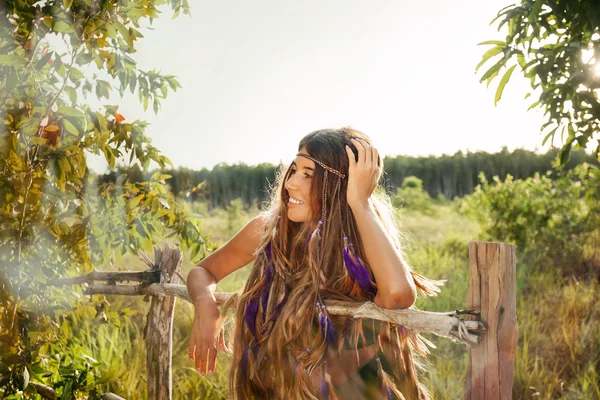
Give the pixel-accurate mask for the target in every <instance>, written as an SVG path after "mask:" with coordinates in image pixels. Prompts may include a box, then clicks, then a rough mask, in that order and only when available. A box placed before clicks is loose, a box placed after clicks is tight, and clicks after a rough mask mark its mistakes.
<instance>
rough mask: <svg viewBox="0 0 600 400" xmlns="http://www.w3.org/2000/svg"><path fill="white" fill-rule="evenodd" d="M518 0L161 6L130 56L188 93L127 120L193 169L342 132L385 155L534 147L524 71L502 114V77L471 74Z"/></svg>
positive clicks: (269, 157)
mask: <svg viewBox="0 0 600 400" xmlns="http://www.w3.org/2000/svg"><path fill="white" fill-rule="evenodd" d="M510 3H511V2H510V1H507V0H486V1H481V0H452V1H448V0H429V1H426V2H418V1H410V2H409V1H406V0H378V1H377V2H367V1H364V0H328V1H320V0H319V1H317V0H302V1H281V0H262V1H254V2H247V1H240V0H238V1H232V0H222V1H210V2H209V1H198V0H192V1H191V6H192V16H191V17H188V16H181V17H179V18H177V19H175V20H172V19H171V14H170V11H166V9H165V12H164V14H163V15H162V18H161V19H159V20H157V21H155V23H154V25H153V28H154V30H145V31H143V32H144V35H145V38H143V39H141V40H140V42H139V44H138V52H137V53H136V54H134V58H135V59H136V60H138V62H139V66H140V67H141V68H142V69H152V68H156V69H159V70H161V72H162V73H163V74H172V75H176V76H177V77H178V79H179V82H180V83H181V84H182V86H183V88H182V89H179V90H178V91H177V92H175V93H170V94H169V96H168V98H167V99H166V100H165V101H164V102H163V107H162V110H161V111H160V112H159V114H158V115H154V114H153V113H152V112H151V111H150V110H148V112H147V113H144V112H143V111H142V107H141V106H140V105H139V103H138V101H137V97H128V98H126V99H124V100H122V101H121V102H120V109H119V112H120V113H121V114H123V115H124V116H125V117H126V118H127V119H128V120H130V121H132V120H135V119H143V120H147V121H149V122H151V126H150V128H149V130H148V135H149V136H150V137H151V138H152V141H153V144H154V145H155V146H157V147H158V148H159V149H160V150H161V151H162V152H163V153H164V154H165V155H166V156H167V157H169V158H170V159H171V160H172V161H173V163H174V165H175V166H176V167H177V166H184V167H189V168H193V169H200V168H202V167H208V168H212V167H213V166H214V165H215V164H217V163H219V162H226V163H229V164H232V163H237V162H245V163H247V164H257V163H260V162H270V163H274V164H276V163H278V162H279V161H280V160H284V161H285V162H286V163H287V162H288V161H289V160H291V159H292V158H293V156H294V154H295V153H296V148H297V143H298V141H299V140H300V139H301V138H302V136H304V135H305V134H306V133H309V132H311V131H314V130H317V129H322V128H331V127H334V128H335V127H341V126H345V125H350V126H353V127H354V128H357V129H359V130H361V131H363V132H365V133H366V134H367V135H369V136H370V137H371V138H372V139H373V140H374V143H375V145H376V146H377V147H378V149H379V150H380V152H381V153H383V154H384V155H392V156H393V155H398V154H405V155H429V154H435V155H439V154H442V153H446V154H452V153H454V152H456V151H457V150H459V149H460V150H463V151H465V150H467V149H469V150H472V151H476V150H486V151H490V152H493V151H498V150H500V149H501V147H502V146H508V148H509V149H514V148H517V147H524V148H528V149H535V148H536V147H539V145H540V144H541V140H542V136H541V135H540V134H539V128H540V126H541V124H542V122H543V118H542V116H541V112H535V111H529V112H527V111H526V110H527V108H528V106H529V105H530V104H531V103H532V102H533V101H534V100H532V98H533V97H532V98H530V99H528V100H524V96H525V94H526V93H527V91H528V85H527V82H526V81H525V79H524V78H523V77H522V76H520V75H519V74H518V71H515V73H514V74H513V76H512V79H511V81H510V83H509V84H508V85H507V87H506V89H505V91H504V96H503V98H502V100H501V101H500V103H499V104H498V106H497V107H494V94H495V88H496V85H497V82H498V80H499V78H497V80H496V81H495V82H494V83H493V84H492V85H491V86H490V88H486V87H485V85H484V84H480V83H479V78H478V76H477V75H475V66H476V65H477V63H478V62H479V61H480V59H481V55H482V54H483V52H484V51H485V50H486V48H487V47H484V46H477V43H479V42H482V41H484V40H490V39H501V40H502V39H504V34H500V33H498V32H497V31H496V28H495V27H493V26H489V22H490V21H491V20H492V18H493V17H494V16H495V15H496V13H497V11H498V10H500V9H501V8H503V7H504V6H506V5H507V4H510ZM480 75H481V74H479V76H480ZM109 103H110V104H116V103H118V99H113V98H111V100H110V101H109ZM150 108H151V107H150ZM104 165H105V163H103V162H101V159H100V158H93V159H92V160H91V163H90V166H91V167H92V168H93V169H94V170H95V171H103V170H104Z"/></svg>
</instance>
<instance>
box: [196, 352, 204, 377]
mask: <svg viewBox="0 0 600 400" xmlns="http://www.w3.org/2000/svg"><path fill="white" fill-rule="evenodd" d="M206 350H207V349H206V347H200V346H196V353H195V358H196V370H197V371H198V372H200V374H201V375H204V373H205V372H204V371H205V367H204V366H205V365H206V361H205V360H206Z"/></svg>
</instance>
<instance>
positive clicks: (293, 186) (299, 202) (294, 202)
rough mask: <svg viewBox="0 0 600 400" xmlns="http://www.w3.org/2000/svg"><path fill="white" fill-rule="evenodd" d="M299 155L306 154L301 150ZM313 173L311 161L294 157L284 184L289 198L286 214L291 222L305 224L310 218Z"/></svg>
mask: <svg viewBox="0 0 600 400" xmlns="http://www.w3.org/2000/svg"><path fill="white" fill-rule="evenodd" d="M300 153H306V149H305V148H302V149H301V150H300ZM314 171H315V163H314V162H313V161H312V160H309V159H308V158H305V157H302V156H296V159H295V160H294V162H293V163H292V166H291V172H290V176H289V178H288V180H287V181H286V182H285V189H286V190H287V192H288V195H289V196H290V200H289V201H288V203H287V207H288V211H287V214H288V218H289V219H290V220H291V221H294V222H305V221H309V220H310V218H311V215H312V210H311V208H310V187H311V185H312V179H313V173H314Z"/></svg>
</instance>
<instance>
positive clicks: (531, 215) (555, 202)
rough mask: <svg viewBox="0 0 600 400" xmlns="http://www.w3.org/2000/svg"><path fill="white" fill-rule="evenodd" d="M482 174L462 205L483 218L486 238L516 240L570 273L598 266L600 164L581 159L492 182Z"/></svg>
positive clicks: (537, 257) (528, 251)
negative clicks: (563, 167)
mask: <svg viewBox="0 0 600 400" xmlns="http://www.w3.org/2000/svg"><path fill="white" fill-rule="evenodd" d="M552 174H555V176H554V177H552ZM552 178H554V179H552ZM480 180H481V185H479V186H478V187H477V188H476V189H475V192H474V193H473V194H472V195H470V196H467V197H466V198H465V199H464V200H463V202H462V207H461V208H462V211H464V212H466V213H467V214H469V215H471V216H472V217H474V218H475V219H476V220H477V221H478V222H479V223H480V225H481V228H482V234H483V239H484V240H497V241H502V242H509V243H514V244H515V245H516V246H517V248H518V251H519V252H520V253H521V254H523V255H525V256H526V257H531V259H532V260H533V261H535V262H536V264H538V265H547V264H548V263H551V264H552V265H560V266H561V268H562V269H563V272H565V273H566V274H569V275H570V274H575V275H585V274H588V273H591V272H594V270H595V266H598V265H599V264H600V263H599V262H598V259H597V258H598V256H597V255H595V254H594V250H593V249H595V248H597V245H598V243H597V241H598V236H597V232H598V226H599V221H600V212H599V211H600V207H599V206H598V203H599V202H600V195H599V194H600V190H599V189H598V188H597V185H598V182H599V181H600V170H599V169H598V168H597V167H592V166H590V165H588V164H582V165H580V166H577V167H576V168H575V169H573V170H571V171H567V172H565V171H560V170H559V171H555V172H549V173H547V174H546V175H539V174H536V175H535V176H533V177H532V178H527V179H524V180H514V179H513V178H512V177H511V176H510V175H508V176H507V178H506V180H505V181H504V182H501V181H500V180H499V179H498V177H494V179H493V181H494V183H493V184H490V183H489V182H488V181H487V180H486V179H485V177H484V176H483V175H480ZM594 185H596V186H594ZM596 272H597V271H596Z"/></svg>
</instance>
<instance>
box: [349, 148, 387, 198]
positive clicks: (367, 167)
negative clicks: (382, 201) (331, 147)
mask: <svg viewBox="0 0 600 400" xmlns="http://www.w3.org/2000/svg"><path fill="white" fill-rule="evenodd" d="M352 143H353V144H354V146H355V147H356V149H357V150H358V160H356V159H355V157H354V153H353V152H352V149H351V148H350V147H349V146H346V154H347V155H348V162H349V164H350V169H349V171H348V192H347V193H346V199H347V201H348V205H349V206H350V207H351V208H352V207H355V206H359V205H368V200H369V197H370V196H371V194H372V193H373V191H374V190H375V187H376V186H377V181H379V177H380V176H381V171H382V170H383V160H380V159H379V153H378V152H377V149H376V148H375V147H373V146H371V145H370V144H368V143H367V141H366V140H364V139H359V138H352Z"/></svg>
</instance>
